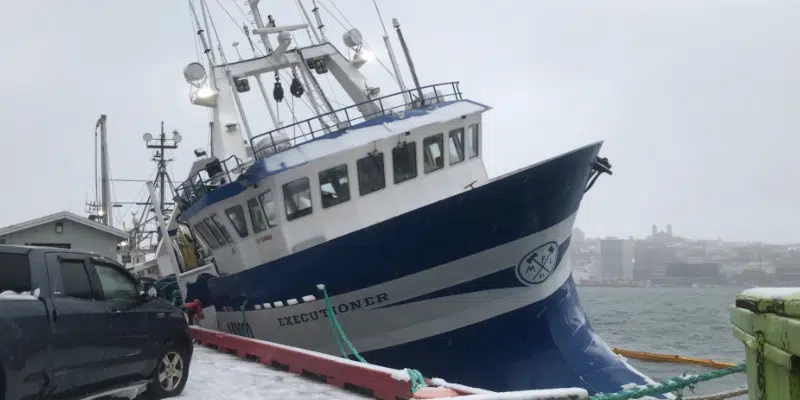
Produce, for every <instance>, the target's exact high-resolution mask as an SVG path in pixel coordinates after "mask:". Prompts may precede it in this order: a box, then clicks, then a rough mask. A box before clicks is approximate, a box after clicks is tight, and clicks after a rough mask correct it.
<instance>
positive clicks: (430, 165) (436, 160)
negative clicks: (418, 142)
mask: <svg viewBox="0 0 800 400" xmlns="http://www.w3.org/2000/svg"><path fill="white" fill-rule="evenodd" d="M443 148H444V134H442V133H440V134H438V135H433V136H429V137H426V138H425V139H423V140H422V151H423V153H424V160H425V168H424V169H425V173H426V174H427V173H430V172H433V171H436V170H438V169H442V168H443V167H444V152H443V151H442V150H443Z"/></svg>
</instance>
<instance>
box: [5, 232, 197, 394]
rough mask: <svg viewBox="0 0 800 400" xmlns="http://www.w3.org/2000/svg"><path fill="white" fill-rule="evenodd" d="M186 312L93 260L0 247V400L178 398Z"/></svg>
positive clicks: (186, 350)
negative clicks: (39, 399) (110, 396)
mask: <svg viewBox="0 0 800 400" xmlns="http://www.w3.org/2000/svg"><path fill="white" fill-rule="evenodd" d="M192 349H193V348H192V339H191V335H190V332H189V327H188V325H187V323H186V320H185V318H184V315H183V312H182V311H181V310H180V309H178V308H176V307H174V306H173V305H171V304H170V303H168V302H167V301H165V300H163V299H158V298H154V297H153V296H152V295H151V294H146V293H144V292H143V291H141V288H140V287H139V285H138V284H137V282H136V280H135V279H134V277H133V276H132V275H131V274H130V273H129V272H128V271H126V270H125V268H123V267H122V266H120V265H119V264H118V263H117V262H115V261H113V260H110V259H108V258H105V257H101V256H98V255H96V254H92V253H85V252H80V251H75V250H64V249H55V248H46V247H28V246H9V245H0V400H17V399H27V398H69V399H74V398H80V399H94V398H99V397H103V396H109V395H112V394H115V395H129V396H130V397H133V396H136V395H137V394H142V395H143V397H147V398H154V399H160V398H165V397H172V396H176V395H178V394H180V393H181V392H182V391H183V387H184V386H185V385H186V380H187V379H188V377H189V364H190V362H191V357H192Z"/></svg>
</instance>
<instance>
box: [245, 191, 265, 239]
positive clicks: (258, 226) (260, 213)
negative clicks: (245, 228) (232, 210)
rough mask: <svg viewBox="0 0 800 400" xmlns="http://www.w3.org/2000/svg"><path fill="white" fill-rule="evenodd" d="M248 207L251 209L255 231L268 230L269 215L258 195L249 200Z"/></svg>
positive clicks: (251, 219) (251, 220) (251, 218)
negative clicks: (265, 213)
mask: <svg viewBox="0 0 800 400" xmlns="http://www.w3.org/2000/svg"><path fill="white" fill-rule="evenodd" d="M247 209H248V210H250V222H251V223H252V224H253V233H260V232H264V231H265V230H267V227H268V226H267V217H266V215H264V209H263V208H262V207H261V203H259V201H258V198H257V197H253V198H252V199H250V200H247Z"/></svg>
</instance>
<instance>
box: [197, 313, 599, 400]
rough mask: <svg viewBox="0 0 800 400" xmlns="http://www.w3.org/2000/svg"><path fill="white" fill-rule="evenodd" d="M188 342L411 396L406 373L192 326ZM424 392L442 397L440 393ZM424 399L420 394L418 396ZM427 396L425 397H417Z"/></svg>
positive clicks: (478, 395)
mask: <svg viewBox="0 0 800 400" xmlns="http://www.w3.org/2000/svg"><path fill="white" fill-rule="evenodd" d="M190 329H191V332H192V337H193V338H194V340H196V341H197V342H199V343H200V344H202V345H205V346H208V347H212V348H215V349H217V350H219V351H223V352H226V353H229V354H235V355H236V356H238V357H241V358H246V359H249V360H252V361H258V362H259V363H261V364H264V365H268V366H271V367H274V368H277V369H280V370H283V371H287V372H291V373H294V374H298V375H301V376H304V377H307V378H309V379H312V380H315V381H317V382H322V383H326V384H329V385H332V386H336V387H339V388H342V389H345V390H348V391H351V392H355V393H359V394H362V395H364V396H369V397H372V398H377V399H384V400H397V399H404V400H410V399H414V398H415V394H413V393H412V392H411V387H412V383H411V379H410V378H409V377H408V373H407V372H406V371H400V370H395V369H392V368H386V367H381V366H378V365H373V364H367V363H361V362H358V361H353V360H349V359H345V358H341V357H336V356H332V355H328V354H323V353H319V352H315V351H311V350H305V349H301V348H297V347H291V346H286V345H282V344H278V343H272V342H267V341H263V340H258V339H251V338H247V337H243V336H236V335H232V334H228V333H223V332H219V331H212V330H209V329H205V328H200V327H197V326H191V327H190ZM425 382H426V383H427V384H428V385H430V386H431V387H433V388H446V389H449V390H448V392H454V393H455V394H457V396H455V397H454V398H464V399H473V400H502V399H516V400H540V399H553V398H571V399H576V400H579V399H588V398H589V394H588V392H587V391H586V390H585V389H581V388H565V389H551V390H525V391H518V392H507V393H496V392H491V391H488V390H483V389H478V388H472V387H469V386H463V385H458V384H450V383H447V382H444V381H443V380H441V379H427V378H426V379H425ZM430 392H436V393H442V392H443V391H433V390H430ZM420 394H422V395H424V393H420ZM420 398H430V397H420Z"/></svg>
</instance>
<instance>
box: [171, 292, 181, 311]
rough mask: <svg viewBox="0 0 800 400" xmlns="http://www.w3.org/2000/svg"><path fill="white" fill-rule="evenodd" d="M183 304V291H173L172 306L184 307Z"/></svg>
mask: <svg viewBox="0 0 800 400" xmlns="http://www.w3.org/2000/svg"><path fill="white" fill-rule="evenodd" d="M182 303H183V302H182V301H181V291H180V290H178V289H175V290H173V291H172V305H174V306H175V307H180V306H182V305H183V304H182Z"/></svg>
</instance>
